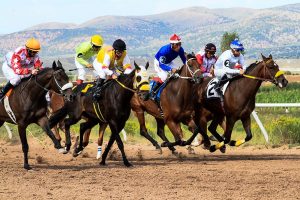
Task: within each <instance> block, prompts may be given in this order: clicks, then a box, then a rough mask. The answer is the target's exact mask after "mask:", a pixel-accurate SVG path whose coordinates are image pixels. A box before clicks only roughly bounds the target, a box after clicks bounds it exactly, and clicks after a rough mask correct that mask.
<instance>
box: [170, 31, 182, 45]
mask: <svg viewBox="0 0 300 200" xmlns="http://www.w3.org/2000/svg"><path fill="white" fill-rule="evenodd" d="M179 42H181V38H180V37H179V36H178V35H176V34H175V33H174V34H173V35H172V36H171V37H170V43H171V44H176V43H179Z"/></svg>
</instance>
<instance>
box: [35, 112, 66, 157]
mask: <svg viewBox="0 0 300 200" xmlns="http://www.w3.org/2000/svg"><path fill="white" fill-rule="evenodd" d="M37 124H38V125H39V126H40V127H42V129H43V130H44V131H45V132H46V134H47V135H48V136H49V138H50V139H51V140H52V142H53V143H54V147H55V148H56V149H58V152H59V153H66V151H65V149H64V148H63V147H62V146H61V144H60V142H59V141H58V140H57V139H56V137H55V135H54V133H53V132H52V131H51V129H50V126H49V121H48V118H47V117H46V116H44V117H42V118H40V119H39V120H38V121H37Z"/></svg>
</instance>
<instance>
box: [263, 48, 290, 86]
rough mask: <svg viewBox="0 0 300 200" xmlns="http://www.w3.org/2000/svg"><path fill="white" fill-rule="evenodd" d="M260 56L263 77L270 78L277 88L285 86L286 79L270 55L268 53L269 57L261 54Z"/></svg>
mask: <svg viewBox="0 0 300 200" xmlns="http://www.w3.org/2000/svg"><path fill="white" fill-rule="evenodd" d="M261 56H262V60H263V61H262V62H263V65H264V66H265V72H264V76H265V77H264V78H266V79H270V80H272V81H271V82H272V83H274V84H275V85H276V86H278V87H279V88H283V87H286V86H287V84H288V80H287V79H286V78H285V77H284V72H283V71H281V70H279V66H278V65H277V63H276V62H275V61H274V60H273V58H272V55H271V54H270V55H269V57H265V56H264V55H263V54H261Z"/></svg>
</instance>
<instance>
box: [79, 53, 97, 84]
mask: <svg viewBox="0 0 300 200" xmlns="http://www.w3.org/2000/svg"><path fill="white" fill-rule="evenodd" d="M93 60H94V59H93V57H92V58H91V59H89V60H88V62H89V63H93ZM75 66H76V68H77V72H78V79H80V80H83V81H85V79H86V70H87V67H86V66H84V65H82V64H80V63H79V62H78V61H77V60H76V58H75ZM88 69H89V68H88Z"/></svg>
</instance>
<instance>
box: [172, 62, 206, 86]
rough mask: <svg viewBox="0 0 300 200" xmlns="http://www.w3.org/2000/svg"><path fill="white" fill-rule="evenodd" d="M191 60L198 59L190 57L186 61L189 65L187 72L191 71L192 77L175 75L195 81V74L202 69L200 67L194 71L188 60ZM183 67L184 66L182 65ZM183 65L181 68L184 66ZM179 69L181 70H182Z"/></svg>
mask: <svg viewBox="0 0 300 200" xmlns="http://www.w3.org/2000/svg"><path fill="white" fill-rule="evenodd" d="M190 60H196V58H190V59H188V60H187V61H186V63H185V65H186V66H187V67H186V74H188V72H189V73H190V75H191V76H192V77H189V76H180V75H175V77H178V78H181V79H186V80H191V81H195V80H194V76H195V74H196V73H197V72H198V71H200V69H197V70H195V71H194V72H193V71H192V70H191V69H190V66H189V64H188V62H189V61H190ZM182 67H183V66H182ZM182 67H181V68H182ZM181 68H180V69H181ZM180 69H179V70H180Z"/></svg>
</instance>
